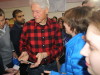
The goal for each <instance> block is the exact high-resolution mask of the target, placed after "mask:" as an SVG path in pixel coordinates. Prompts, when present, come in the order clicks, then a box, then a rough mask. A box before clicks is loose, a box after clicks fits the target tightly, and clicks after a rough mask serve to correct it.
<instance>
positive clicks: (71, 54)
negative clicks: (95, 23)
mask: <svg viewBox="0 0 100 75" xmlns="http://www.w3.org/2000/svg"><path fill="white" fill-rule="evenodd" d="M83 35H84V34H83V33H79V34H77V35H75V36H74V37H73V38H71V39H70V40H69V41H68V43H66V44H65V47H66V55H65V63H64V64H63V65H62V66H61V69H60V73H58V72H55V71H51V74H50V75H89V74H88V72H87V67H86V65H85V59H84V57H83V56H82V55H81V54H80V50H81V49H82V48H83V47H84V45H85V41H84V40H83V39H82V36H83ZM63 73H64V74H63Z"/></svg>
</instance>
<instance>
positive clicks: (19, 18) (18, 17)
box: [14, 12, 25, 24]
mask: <svg viewBox="0 0 100 75" xmlns="http://www.w3.org/2000/svg"><path fill="white" fill-rule="evenodd" d="M14 19H15V21H17V22H18V23H21V24H24V23H25V18H24V14H23V12H20V13H18V14H16V17H15V18H14Z"/></svg>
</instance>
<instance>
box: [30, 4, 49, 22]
mask: <svg viewBox="0 0 100 75" xmlns="http://www.w3.org/2000/svg"><path fill="white" fill-rule="evenodd" d="M32 13H33V17H34V19H35V21H36V22H37V23H42V22H43V21H44V20H45V19H46V16H47V13H48V9H47V8H45V9H43V8H41V7H40V5H38V4H32Z"/></svg>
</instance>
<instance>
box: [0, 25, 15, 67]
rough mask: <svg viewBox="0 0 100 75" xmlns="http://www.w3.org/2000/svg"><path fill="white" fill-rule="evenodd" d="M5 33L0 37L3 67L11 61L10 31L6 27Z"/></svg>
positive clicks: (0, 53)
mask: <svg viewBox="0 0 100 75" xmlns="http://www.w3.org/2000/svg"><path fill="white" fill-rule="evenodd" d="M5 26H6V28H5V33H4V34H3V35H2V36H1V37H0V55H1V56H2V59H3V64H4V66H5V65H7V64H9V63H10V62H11V61H12V50H13V46H12V43H11V41H10V29H9V26H8V25H5Z"/></svg>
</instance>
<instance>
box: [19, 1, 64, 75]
mask: <svg viewBox="0 0 100 75" xmlns="http://www.w3.org/2000/svg"><path fill="white" fill-rule="evenodd" d="M30 4H31V9H32V14H33V17H34V19H33V20H30V21H28V22H27V23H25V25H24V27H23V31H22V34H21V39H20V51H21V52H22V53H21V55H20V57H19V61H22V62H23V63H24V62H25V61H30V62H32V63H34V64H31V65H30V66H29V67H28V69H27V71H28V73H29V75H40V74H41V73H43V72H44V70H54V71H58V69H57V64H56V58H57V57H58V56H59V55H61V54H62V50H63V41H62V33H61V30H60V26H59V24H58V23H57V22H55V21H54V20H52V19H50V18H48V16H47V14H48V11H49V1H48V0H30Z"/></svg>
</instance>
